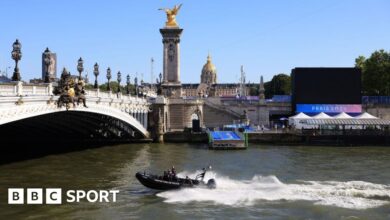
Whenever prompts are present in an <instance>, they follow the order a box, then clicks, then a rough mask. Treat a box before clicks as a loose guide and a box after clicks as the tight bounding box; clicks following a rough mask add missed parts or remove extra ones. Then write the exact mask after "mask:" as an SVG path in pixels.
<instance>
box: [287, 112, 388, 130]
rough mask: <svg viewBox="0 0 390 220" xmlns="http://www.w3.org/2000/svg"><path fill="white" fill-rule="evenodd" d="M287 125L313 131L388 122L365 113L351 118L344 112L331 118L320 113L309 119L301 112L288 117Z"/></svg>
mask: <svg viewBox="0 0 390 220" xmlns="http://www.w3.org/2000/svg"><path fill="white" fill-rule="evenodd" d="M289 124H290V125H292V126H293V127H294V128H295V129H301V128H304V129H313V128H318V127H323V126H327V127H332V126H333V127H335V126H336V127H340V126H346V127H344V128H353V129H363V128H364V127H365V126H377V125H378V126H379V125H380V126H382V125H383V126H385V125H390V121H389V120H383V119H379V118H377V117H375V116H373V115H370V114H369V113H367V112H364V113H362V114H360V115H358V116H356V117H352V116H350V115H348V114H347V113H345V112H341V113H339V114H337V115H335V116H333V117H331V116H329V115H327V114H325V113H324V112H321V113H319V114H317V115H315V116H313V117H310V116H308V115H306V114H304V113H302V112H301V113H299V114H297V115H295V116H292V117H290V118H289Z"/></svg>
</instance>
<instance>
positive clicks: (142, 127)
mask: <svg viewBox="0 0 390 220" xmlns="http://www.w3.org/2000/svg"><path fill="white" fill-rule="evenodd" d="M51 94H52V86H51V84H44V85H28V84H25V85H23V84H22V83H17V84H1V85H0V132H1V133H2V136H3V135H4V136H6V137H7V138H27V139H34V138H46V139H51V140H54V141H55V140H56V139H57V138H58V137H65V139H70V140H71V139H74V140H81V141H82V140H85V139H94V140H95V141H96V140H110V139H111V140H112V139H116V140H118V139H121V140H133V139H148V138H150V135H149V132H148V131H147V125H148V113H149V111H150V103H148V101H147V100H146V99H144V98H139V97H133V96H128V95H122V94H119V95H118V94H113V93H106V92H99V91H98V90H93V91H87V95H86V99H87V106H88V108H85V107H82V105H80V106H76V107H74V108H73V107H71V108H70V109H69V110H66V108H65V107H62V108H58V107H57V105H56V101H57V100H58V98H59V96H53V95H51ZM20 133H23V136H20V135H19V134H20Z"/></svg>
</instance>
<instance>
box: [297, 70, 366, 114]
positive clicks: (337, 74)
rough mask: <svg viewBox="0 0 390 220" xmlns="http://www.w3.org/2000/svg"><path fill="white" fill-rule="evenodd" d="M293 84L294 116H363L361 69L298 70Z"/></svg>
mask: <svg viewBox="0 0 390 220" xmlns="http://www.w3.org/2000/svg"><path fill="white" fill-rule="evenodd" d="M291 80H292V106H293V111H294V112H308V113H310V112H312V113H317V112H328V113H338V112H348V113H359V112H361V72H360V70H359V69H357V68H295V69H293V70H292V73H291Z"/></svg>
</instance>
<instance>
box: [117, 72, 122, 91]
mask: <svg viewBox="0 0 390 220" xmlns="http://www.w3.org/2000/svg"><path fill="white" fill-rule="evenodd" d="M117 81H118V93H120V92H121V81H122V74H121V72H120V71H118V74H117Z"/></svg>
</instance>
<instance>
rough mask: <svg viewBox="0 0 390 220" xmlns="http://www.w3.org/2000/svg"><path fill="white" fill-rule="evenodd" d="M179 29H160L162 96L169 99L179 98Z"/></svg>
mask: <svg viewBox="0 0 390 220" xmlns="http://www.w3.org/2000/svg"><path fill="white" fill-rule="evenodd" d="M182 32H183V29H180V28H179V27H164V28H162V29H160V33H161V35H162V37H163V40H162V42H163V45H164V48H163V82H162V88H163V94H164V95H166V96H169V97H172V96H173V97H180V96H181V82H180V35H181V33H182Z"/></svg>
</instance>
